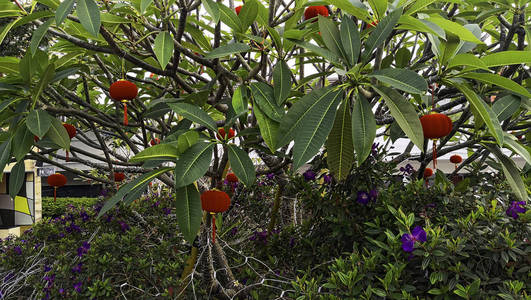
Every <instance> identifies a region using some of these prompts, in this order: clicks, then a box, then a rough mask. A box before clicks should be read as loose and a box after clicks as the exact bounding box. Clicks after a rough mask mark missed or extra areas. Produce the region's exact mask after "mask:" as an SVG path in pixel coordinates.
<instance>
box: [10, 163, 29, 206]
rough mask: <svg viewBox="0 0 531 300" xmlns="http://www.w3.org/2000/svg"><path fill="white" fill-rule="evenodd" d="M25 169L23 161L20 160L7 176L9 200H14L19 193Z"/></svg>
mask: <svg viewBox="0 0 531 300" xmlns="http://www.w3.org/2000/svg"><path fill="white" fill-rule="evenodd" d="M25 168H26V167H25V165H24V161H23V160H21V161H19V162H18V163H16V164H15V165H14V166H13V168H12V169H11V173H10V174H9V197H11V199H15V197H16V196H17V195H18V192H20V188H21V187H22V184H23V183H24V178H25V177H26V169H25Z"/></svg>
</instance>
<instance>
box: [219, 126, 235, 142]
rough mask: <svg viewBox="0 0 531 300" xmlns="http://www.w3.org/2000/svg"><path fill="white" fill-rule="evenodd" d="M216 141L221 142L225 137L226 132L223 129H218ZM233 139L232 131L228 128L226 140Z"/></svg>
mask: <svg viewBox="0 0 531 300" xmlns="http://www.w3.org/2000/svg"><path fill="white" fill-rule="evenodd" d="M218 133H219V134H218V139H219V140H222V139H225V136H226V135H227V134H226V132H225V128H220V129H218ZM233 137H234V129H232V128H230V129H229V134H228V137H227V138H228V139H231V138H233Z"/></svg>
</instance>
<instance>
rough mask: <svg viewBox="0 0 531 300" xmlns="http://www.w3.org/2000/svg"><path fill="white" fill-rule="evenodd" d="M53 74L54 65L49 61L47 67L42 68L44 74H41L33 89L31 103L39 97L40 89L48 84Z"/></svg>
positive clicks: (42, 89)
mask: <svg viewBox="0 0 531 300" xmlns="http://www.w3.org/2000/svg"><path fill="white" fill-rule="evenodd" d="M54 76H55V66H54V64H53V63H50V64H49V65H48V67H46V70H44V74H42V76H41V79H40V81H39V83H38V84H37V86H36V87H35V88H34V89H33V103H36V102H37V100H38V99H39V97H40V96H41V94H42V91H44V89H45V88H46V86H48V84H49V83H50V82H51V81H52V80H53V78H54Z"/></svg>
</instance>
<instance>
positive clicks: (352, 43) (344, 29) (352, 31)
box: [339, 16, 361, 67]
mask: <svg viewBox="0 0 531 300" xmlns="http://www.w3.org/2000/svg"><path fill="white" fill-rule="evenodd" d="M339 34H340V36H341V43H342V44H343V49H345V56H346V58H347V61H348V63H349V65H350V66H351V67H352V66H355V65H356V64H357V63H358V58H359V55H360V47H361V41H360V33H359V32H358V27H357V26H356V24H355V23H354V21H352V20H351V19H350V18H349V17H347V16H343V18H342V19H341V29H340V33H339Z"/></svg>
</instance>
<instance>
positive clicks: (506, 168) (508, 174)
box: [484, 145, 528, 201]
mask: <svg viewBox="0 0 531 300" xmlns="http://www.w3.org/2000/svg"><path fill="white" fill-rule="evenodd" d="M484 146H485V148H487V150H489V151H490V152H491V153H492V154H494V155H495V156H496V158H498V161H499V162H500V164H501V166H502V169H503V174H505V178H506V179H507V182H508V183H509V186H510V187H511V189H512V191H513V193H514V194H515V195H516V197H518V199H520V200H521V201H527V198H528V196H527V191H526V187H525V184H524V181H523V180H522V175H521V172H520V170H519V169H518V167H516V164H515V163H514V161H513V160H512V159H510V158H508V157H507V156H505V154H503V153H502V151H501V150H500V148H498V147H496V146H492V145H484Z"/></svg>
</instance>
